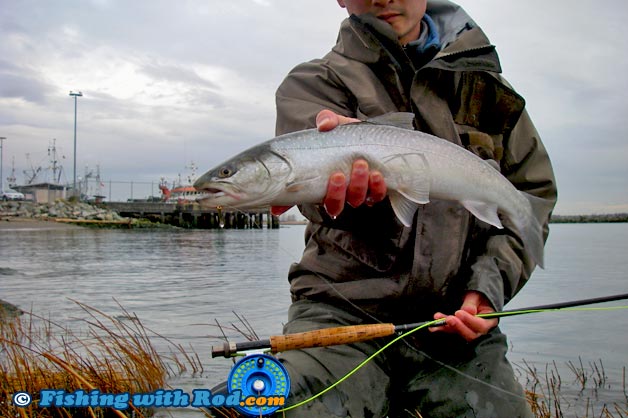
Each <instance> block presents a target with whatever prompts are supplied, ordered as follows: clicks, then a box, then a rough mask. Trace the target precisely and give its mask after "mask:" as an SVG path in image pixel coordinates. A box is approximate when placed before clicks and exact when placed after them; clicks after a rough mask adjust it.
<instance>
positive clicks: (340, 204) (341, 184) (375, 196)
mask: <svg viewBox="0 0 628 418" xmlns="http://www.w3.org/2000/svg"><path fill="white" fill-rule="evenodd" d="M354 122H360V120H359V119H354V118H349V117H346V116H342V115H338V114H336V113H334V112H332V111H331V110H321V111H320V112H319V113H318V115H316V127H317V129H318V130H319V131H320V132H327V131H331V130H332V129H334V128H335V127H337V126H338V125H345V124H347V123H354ZM385 197H386V182H385V181H384V176H382V173H380V172H379V171H369V166H368V163H367V162H366V161H364V160H361V159H360V160H356V161H355V162H354V163H353V166H352V169H351V177H350V179H349V182H348V183H347V179H346V176H345V175H344V173H341V172H338V173H332V175H331V176H329V181H328V183H327V194H326V195H325V199H324V201H323V205H324V206H325V210H326V211H327V213H328V214H329V216H332V217H336V216H338V215H340V213H341V212H342V210H343V209H344V206H345V202H346V203H348V204H349V205H351V206H353V207H358V206H360V205H362V204H366V205H368V206H372V205H373V204H375V203H377V202H381V201H382V200H384V198H385ZM290 207H291V206H273V207H272V208H271V213H272V214H273V215H281V214H282V213H284V212H285V211H287V210H288V209H290Z"/></svg>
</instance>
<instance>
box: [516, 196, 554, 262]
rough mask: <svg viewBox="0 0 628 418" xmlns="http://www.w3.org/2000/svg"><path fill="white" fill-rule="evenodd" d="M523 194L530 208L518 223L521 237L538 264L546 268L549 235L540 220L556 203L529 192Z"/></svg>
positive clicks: (547, 215)
mask: <svg viewBox="0 0 628 418" xmlns="http://www.w3.org/2000/svg"><path fill="white" fill-rule="evenodd" d="M521 194H522V195H523V196H524V197H525V198H526V199H527V201H528V202H529V203H530V210H527V211H525V212H524V213H525V216H524V218H523V219H520V221H521V224H520V225H518V229H519V232H520V234H521V239H522V240H523V245H524V248H525V249H526V250H527V251H528V252H529V253H530V255H531V256H532V258H533V259H534V261H535V262H536V264H538V266H539V267H541V268H544V265H545V260H544V256H543V255H544V247H545V238H546V236H547V235H546V233H545V229H544V225H543V224H542V223H541V222H540V221H539V220H544V219H547V218H548V217H549V214H550V213H551V211H552V208H553V207H554V204H553V202H552V201H548V200H546V199H543V198H540V197H538V196H534V195H531V194H529V193H525V192H521Z"/></svg>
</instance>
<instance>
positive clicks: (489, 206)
mask: <svg viewBox="0 0 628 418" xmlns="http://www.w3.org/2000/svg"><path fill="white" fill-rule="evenodd" d="M461 203H462V206H464V207H465V208H466V209H467V210H468V211H469V212H471V213H472V214H473V216H475V217H476V218H478V219H479V220H481V221H484V222H486V223H487V224H490V225H493V226H494V227H496V228H499V229H503V228H504V226H503V225H502V221H501V220H500V219H499V216H498V215H497V204H495V203H486V202H481V201H477V200H463V201H462V202H461Z"/></svg>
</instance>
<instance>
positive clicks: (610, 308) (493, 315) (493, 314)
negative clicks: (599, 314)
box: [277, 305, 628, 412]
mask: <svg viewBox="0 0 628 418" xmlns="http://www.w3.org/2000/svg"><path fill="white" fill-rule="evenodd" d="M619 309H628V305H624V306H607V307H597V308H596V307H589V308H555V309H528V310H521V311H509V312H491V313H485V314H478V315H476V316H477V317H479V318H485V319H491V318H496V317H506V316H513V315H526V314H531V313H540V312H552V311H572V312H574V311H576V312H582V311H613V310H619ZM437 324H442V319H435V320H433V321H429V322H426V323H423V324H421V325H420V326H418V327H416V328H414V329H412V330H410V331H408V332H405V333H403V334H401V335H399V336H397V337H395V338H394V339H392V340H391V341H390V342H388V343H387V344H386V345H384V346H383V347H382V348H380V349H379V350H377V351H376V352H374V353H373V354H371V355H370V356H369V357H368V358H366V359H365V360H363V361H362V362H361V363H360V364H358V365H357V366H356V367H355V368H354V369H353V370H351V371H349V372H348V373H347V374H346V375H344V376H343V377H341V378H340V379H339V380H338V381H337V382H336V383H333V384H332V385H330V386H328V387H327V388H325V389H323V390H322V391H320V392H319V393H317V394H315V395H313V396H311V397H309V398H308V399H305V400H303V401H301V402H298V403H296V404H294V405H290V406H287V407H285V408H283V409H279V410H278V411H277V412H286V411H290V410H292V409H296V408H298V407H301V406H303V405H306V404H308V403H310V402H312V401H313V400H315V399H317V398H319V397H321V396H323V395H324V394H325V393H327V392H329V391H330V390H332V389H333V388H335V387H336V386H338V385H339V384H341V383H342V382H344V381H345V380H347V379H348V378H349V377H351V376H352V375H354V374H355V373H356V372H357V371H358V370H360V369H361V368H362V367H364V366H366V365H367V364H368V363H369V362H371V361H372V360H373V359H374V358H375V357H377V356H378V355H380V354H381V353H382V352H383V351H384V350H386V349H387V348H388V347H390V346H391V345H393V344H395V343H396V342H397V341H400V340H402V339H404V338H406V337H408V336H409V335H411V334H414V333H415V332H417V331H420V330H422V329H425V328H428V327H430V326H432V325H437Z"/></svg>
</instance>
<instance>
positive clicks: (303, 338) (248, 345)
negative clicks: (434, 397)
mask: <svg viewBox="0 0 628 418" xmlns="http://www.w3.org/2000/svg"><path fill="white" fill-rule="evenodd" d="M625 299H628V293H624V294H619V295H611V296H602V297H597V298H591V299H581V300H574V301H569V302H561V303H553V304H549V305H539V306H531V307H527V308H520V309H511V310H506V311H501V312H492V313H487V314H480V315H477V316H478V317H481V318H502V317H506V316H515V315H524V314H529V313H538V312H548V311H557V310H561V309H567V308H574V307H578V306H585V305H593V304H596V303H604V302H613V301H617V300H625ZM428 323H432V324H431V325H430V326H431V327H439V326H443V325H445V320H444V319H443V320H440V321H424V322H417V323H413V324H402V325H395V324H367V325H350V326H344V327H333V328H323V329H317V330H314V331H306V332H300V333H295V334H286V335H275V336H271V337H270V338H268V339H265V340H257V341H245V342H239V343H235V342H225V343H224V344H223V345H222V346H219V347H212V357H232V356H235V355H237V354H238V353H239V352H242V351H248V350H269V351H270V352H271V353H279V352H282V351H288V350H297V349H302V348H313V347H328V346H332V345H342V344H351V343H357V342H360V341H368V340H372V339H375V338H381V337H388V336H391V335H393V334H395V333H399V332H404V331H409V330H411V329H415V328H418V327H421V326H425V325H426V324H428Z"/></svg>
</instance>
